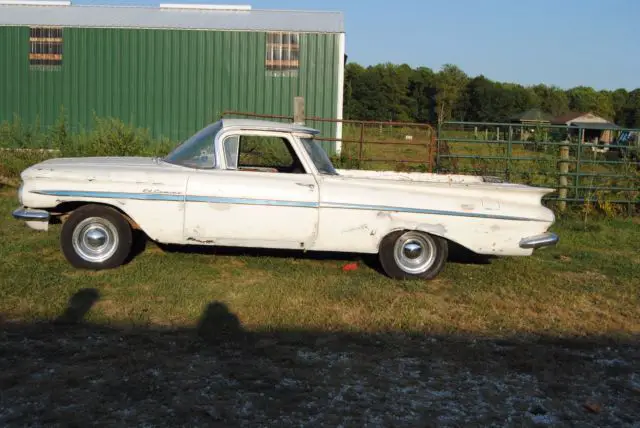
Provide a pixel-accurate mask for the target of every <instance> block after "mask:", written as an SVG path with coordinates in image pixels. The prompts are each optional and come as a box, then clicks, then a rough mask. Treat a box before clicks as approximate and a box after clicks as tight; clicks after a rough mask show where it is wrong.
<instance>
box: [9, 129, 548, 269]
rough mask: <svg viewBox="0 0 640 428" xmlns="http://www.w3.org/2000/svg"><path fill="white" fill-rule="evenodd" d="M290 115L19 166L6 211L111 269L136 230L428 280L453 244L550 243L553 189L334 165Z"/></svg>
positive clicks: (480, 248) (162, 239)
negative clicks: (371, 265) (546, 200)
mask: <svg viewBox="0 0 640 428" xmlns="http://www.w3.org/2000/svg"><path fill="white" fill-rule="evenodd" d="M317 133H318V131H317V130H314V129H310V128H307V127H304V126H301V125H296V124H284V123H279V122H270V121H256V120H240V119H223V120H220V121H218V122H215V123H213V124H211V125H209V126H207V127H205V128H204V129H202V130H201V131H199V132H198V133H196V134H195V135H193V136H192V137H191V138H190V139H188V140H187V141H185V142H184V143H183V144H181V145H180V146H178V147H177V148H176V149H175V150H173V152H171V153H170V154H169V155H168V156H166V157H164V158H143V157H94V158H59V159H51V160H47V161H44V162H41V163H38V164H36V165H33V166H31V167H29V168H28V169H26V170H24V171H23V172H22V175H21V177H22V185H21V188H20V191H19V199H20V204H21V207H20V208H18V209H16V210H15V211H14V213H13V215H14V217H15V218H17V219H20V220H24V221H25V222H26V224H27V225H28V226H29V227H31V228H33V229H36V230H48V226H49V224H50V223H51V222H52V221H54V220H56V221H62V230H61V237H60V239H61V248H62V251H63V253H64V256H65V257H66V259H67V260H68V262H69V263H70V264H71V265H73V266H75V267H77V268H83V269H93V270H98V269H109V268H115V267H117V266H119V265H121V264H123V263H124V262H125V260H126V259H127V257H128V256H129V254H130V253H131V251H132V246H133V239H134V236H135V234H134V233H133V229H139V230H141V231H142V232H144V234H145V235H146V236H147V237H149V238H150V239H152V240H154V241H156V242H158V243H163V244H179V245H190V244H192V245H212V246H234V247H254V248H282V249H298V250H300V251H333V252H349V253H366V254H378V257H379V260H380V263H381V265H382V268H383V269H384V271H385V272H386V273H387V274H388V275H389V276H390V277H392V278H398V279H416V278H419V279H432V278H434V277H435V276H436V275H438V273H439V272H440V271H441V270H442V269H443V267H444V266H445V263H446V261H447V255H448V246H449V245H450V243H452V242H453V243H457V244H459V245H461V246H463V247H466V248H467V249H469V250H471V251H472V252H474V253H477V254H481V255H498V256H528V255H530V254H532V252H533V250H534V249H536V248H540V247H545V246H550V245H554V244H555V243H556V242H557V241H558V237H557V236H556V235H555V234H553V233H550V232H549V231H548V229H549V227H550V226H551V225H552V224H553V222H554V220H555V217H554V215H553V212H552V211H551V210H549V209H548V208H546V207H544V206H543V205H542V203H541V198H542V196H544V195H545V194H547V193H550V192H551V191H552V189H544V188H536V187H530V186H526V185H518V184H510V183H496V182H489V181H488V180H485V179H484V178H483V177H479V176H464V175H439V174H427V173H397V172H376V171H360V170H336V169H335V168H334V166H333V165H332V164H331V161H330V159H329V158H328V156H327V155H326V153H325V152H324V150H323V149H322V148H321V146H320V145H319V144H318V143H317V141H315V140H314V137H315V136H316V135H317Z"/></svg>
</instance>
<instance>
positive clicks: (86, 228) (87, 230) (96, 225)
mask: <svg viewBox="0 0 640 428" xmlns="http://www.w3.org/2000/svg"><path fill="white" fill-rule="evenodd" d="M72 243H73V249H74V250H75V252H76V254H78V255H79V256H80V257H82V258H83V259H84V260H86V261H88V262H92V263H101V262H104V261H105V260H108V259H109V258H110V257H111V256H113V254H114V253H115V252H116V250H117V249H118V231H117V230H116V228H115V226H114V225H113V224H112V223H111V222H110V221H108V220H106V219H104V218H100V217H90V218H86V219H84V220H82V221H81V222H80V223H78V225H77V226H76V228H75V229H74V231H73V237H72Z"/></svg>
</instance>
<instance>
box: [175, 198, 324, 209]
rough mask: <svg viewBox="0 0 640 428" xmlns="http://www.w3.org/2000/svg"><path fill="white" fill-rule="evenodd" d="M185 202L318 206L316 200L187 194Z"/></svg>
mask: <svg viewBox="0 0 640 428" xmlns="http://www.w3.org/2000/svg"><path fill="white" fill-rule="evenodd" d="M186 200H187V202H209V203H213V204H237V205H267V206H278V207H301V208H318V207H319V206H320V204H318V203H317V202H303V201H280V200H275V199H245V198H223V197H214V196H187V197H186Z"/></svg>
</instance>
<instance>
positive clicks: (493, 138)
mask: <svg viewBox="0 0 640 428" xmlns="http://www.w3.org/2000/svg"><path fill="white" fill-rule="evenodd" d="M638 135H640V130H637V129H624V128H618V127H615V128H614V127H612V126H610V125H609V126H603V125H600V124H597V123H596V124H582V125H581V126H580V127H576V126H568V125H551V124H543V123H537V124H514V123H484V122H444V123H442V124H441V125H440V126H439V127H438V132H437V139H436V141H437V142H436V144H437V155H436V168H435V169H436V171H437V172H455V173H472V174H480V175H485V174H486V175H495V176H498V177H500V178H503V179H505V180H507V181H511V182H517V183H525V184H530V185H534V186H546V187H552V188H554V189H557V192H556V193H554V194H552V195H549V196H547V197H546V198H545V200H546V201H548V202H550V203H551V204H555V205H557V206H558V207H559V208H560V209H564V208H565V207H566V204H567V203H582V204H588V205H593V204H598V205H600V206H601V207H604V208H605V209H608V210H612V211H615V210H619V209H620V208H621V206H620V205H626V209H627V210H628V212H629V213H633V212H634V211H635V210H637V209H638V207H639V206H640V158H639V156H638V155H639V154H640V143H639V140H638Z"/></svg>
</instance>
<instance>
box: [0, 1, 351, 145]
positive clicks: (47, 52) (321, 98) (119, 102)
mask: <svg viewBox="0 0 640 428" xmlns="http://www.w3.org/2000/svg"><path fill="white" fill-rule="evenodd" d="M28 3H30V4H28ZM344 58H345V34H344V20H343V16H342V14H341V13H340V12H315V11H314V12H311V11H275V10H253V9H251V7H249V6H246V7H245V6H212V5H192V4H189V5H186V4H185V5H160V7H130V6H127V7H111V6H73V5H70V4H69V3H65V2H46V1H37V2H36V1H32V2H29V1H23V2H21V3H20V4H16V3H15V2H14V3H12V4H9V2H7V1H0V121H4V120H11V119H13V118H14V117H16V116H17V117H19V118H20V119H21V120H22V121H23V122H24V123H35V122H36V121H37V122H39V124H40V125H41V126H50V125H52V124H54V123H55V122H56V120H57V119H58V118H59V117H60V112H61V108H64V112H65V114H66V117H67V120H68V123H69V124H70V126H71V127H72V129H73V130H81V129H89V128H90V127H91V125H92V123H93V116H94V115H96V116H98V117H116V118H119V119H121V120H123V121H124V122H126V123H130V124H133V125H135V126H140V127H145V128H148V129H149V130H150V131H151V133H152V134H153V135H154V136H156V137H160V136H163V137H167V138H171V139H174V140H182V139H185V138H187V137H188V136H190V135H191V134H192V133H194V132H195V131H197V130H198V129H201V128H202V127H204V126H205V125H206V124H208V123H210V122H213V121H215V120H217V119H219V118H220V115H221V114H222V113H223V112H224V111H228V110H235V111H243V112H253V113H258V114H274V115H287V116H289V115H293V98H294V97H296V96H302V97H304V98H305V110H306V115H307V116H317V117H323V118H330V119H331V118H332V119H341V118H342V102H343V81H344V62H345V60H344ZM319 126H320V127H321V131H322V134H323V136H324V137H333V138H341V132H342V131H341V126H337V125H335V124H333V123H323V124H322V125H319ZM323 144H324V147H325V149H326V150H328V151H330V152H333V151H334V149H335V147H334V146H335V144H334V143H323Z"/></svg>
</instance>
